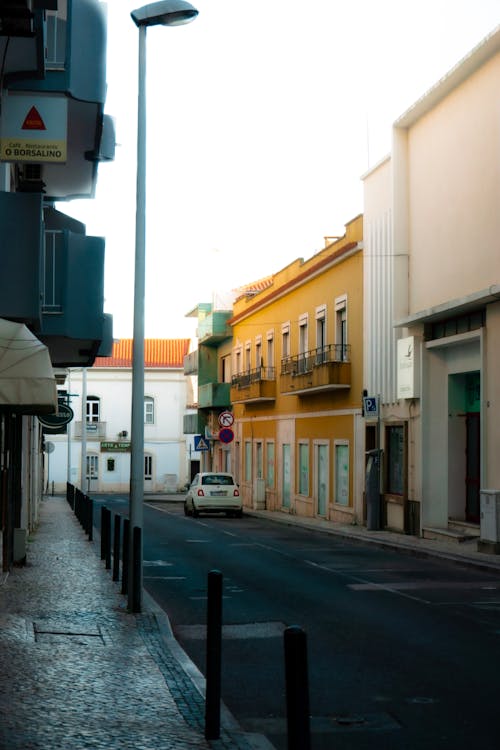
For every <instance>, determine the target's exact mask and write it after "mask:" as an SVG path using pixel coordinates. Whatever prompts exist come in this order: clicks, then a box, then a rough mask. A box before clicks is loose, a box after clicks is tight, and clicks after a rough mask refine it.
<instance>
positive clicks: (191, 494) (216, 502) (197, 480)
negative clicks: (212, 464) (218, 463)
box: [184, 471, 243, 518]
mask: <svg viewBox="0 0 500 750" xmlns="http://www.w3.org/2000/svg"><path fill="white" fill-rule="evenodd" d="M184 513H185V514H186V516H194V517H195V518H196V517H197V516H198V515H199V514H200V513H225V514H226V515H228V516H237V517H238V518H241V516H242V515H243V505H242V502H241V497H240V491H239V489H238V485H237V484H236V482H235V481H234V477H233V475H232V474H229V473H228V472H225V471H202V472H200V473H199V474H196V476H195V477H194V479H193V481H192V482H191V484H190V486H189V489H188V492H187V495H186V498H185V500H184Z"/></svg>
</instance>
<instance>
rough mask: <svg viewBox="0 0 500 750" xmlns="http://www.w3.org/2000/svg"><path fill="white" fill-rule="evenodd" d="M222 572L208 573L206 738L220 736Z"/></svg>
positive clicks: (213, 571) (215, 738) (212, 738)
mask: <svg viewBox="0 0 500 750" xmlns="http://www.w3.org/2000/svg"><path fill="white" fill-rule="evenodd" d="M221 646H222V573H221V572H220V571H219V570H211V571H210V572H209V574H208V601H207V654H206V657H207V658H206V675H207V679H206V693H205V739H207V740H217V739H218V738H219V737H220V699H221V653H222V648H221Z"/></svg>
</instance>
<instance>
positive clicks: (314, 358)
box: [280, 344, 351, 396]
mask: <svg viewBox="0 0 500 750" xmlns="http://www.w3.org/2000/svg"><path fill="white" fill-rule="evenodd" d="M350 387H351V362H350V347H349V346H346V345H343V344H328V345H327V346H322V347H320V348H319V349H312V350H311V351H308V352H304V353H303V354H297V355H296V356H293V357H285V358H284V359H282V360H281V373H280V392H281V393H283V394H284V395H290V396H291V395H307V394H312V393H319V392H323V391H334V390H339V389H346V388H350Z"/></svg>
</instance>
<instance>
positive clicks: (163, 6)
mask: <svg viewBox="0 0 500 750" xmlns="http://www.w3.org/2000/svg"><path fill="white" fill-rule="evenodd" d="M130 15H131V16H132V20H133V21H134V23H135V24H136V26H137V27H138V28H139V79H138V104H137V188H136V220H135V221H136V223H135V271H134V339H133V347H132V425H131V441H130V452H131V454H130V501H129V517H130V540H129V550H130V566H129V582H128V591H129V594H128V601H129V609H131V610H132V611H133V612H140V611H141V608H142V549H141V550H140V553H139V554H140V564H139V565H138V564H134V562H135V563H137V559H135V561H134V554H135V555H137V551H136V550H134V545H133V541H134V528H139V529H142V503H143V495H144V307H145V304H144V303H145V287H146V29H147V27H148V26H158V25H162V26H179V25H181V24H184V23H189V22H190V21H193V20H194V19H195V18H196V16H197V15H198V11H197V10H196V8H193V6H192V5H190V4H189V3H188V2H185V0H164V1H163V2H159V3H150V4H149V5H144V6H143V7H142V8H138V9H137V10H133V11H132V13H131V14H130ZM134 570H135V575H134ZM138 571H140V573H139V572H138ZM138 578H139V580H137V579H138Z"/></svg>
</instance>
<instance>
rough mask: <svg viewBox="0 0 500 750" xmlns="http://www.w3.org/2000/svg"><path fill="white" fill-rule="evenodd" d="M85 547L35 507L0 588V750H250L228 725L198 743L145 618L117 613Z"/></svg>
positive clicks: (171, 665)
mask: <svg viewBox="0 0 500 750" xmlns="http://www.w3.org/2000/svg"><path fill="white" fill-rule="evenodd" d="M96 550H97V547H96V545H95V543H92V542H89V541H88V540H87V537H86V536H85V534H84V532H83V531H82V529H81V527H80V525H79V524H78V521H77V520H76V518H75V516H74V515H73V513H72V511H71V508H70V507H69V505H68V504H67V502H66V500H65V499H64V498H58V497H51V498H48V499H46V500H44V501H43V502H42V504H41V514H40V525H39V528H38V529H37V531H36V532H35V534H34V535H33V537H32V538H31V539H30V540H29V543H28V556H27V565H26V566H25V567H22V568H16V569H14V570H13V571H12V572H11V573H10V574H9V576H8V577H7V578H6V579H5V580H4V582H3V585H0V716H1V719H0V750H88V749H90V748H91V749H92V750H101V748H102V749H104V748H105V749H106V750H114V749H115V748H116V750H118V748H119V749H120V750H129V749H130V750H188V749H189V748H204V749H205V750H206V749H207V748H213V749H214V750H226V749H228V750H229V749H231V750H233V749H235V750H236V749H237V750H250V749H251V748H254V747H257V745H256V744H254V742H253V741H252V738H251V736H249V735H245V734H244V733H243V732H242V731H239V730H238V728H236V730H235V728H234V727H233V726H231V727H230V728H229V729H228V728H227V727H224V726H223V727H222V728H221V737H220V739H219V740H214V741H211V742H207V741H206V740H205V738H204V700H203V698H202V696H201V695H200V693H199V692H198V690H197V689H196V687H195V685H194V683H193V681H192V680H191V679H190V677H189V675H188V674H187V673H186V671H185V670H184V669H183V667H182V665H181V663H180V662H179V661H178V660H177V659H176V657H175V654H174V651H173V650H172V649H170V648H169V645H168V640H166V639H165V638H163V636H162V633H161V628H160V627H159V624H158V621H157V618H156V615H155V614H154V612H145V613H144V614H141V615H131V614H128V613H127V611H126V601H125V598H124V597H122V596H121V595H120V594H119V591H118V588H117V584H114V583H113V582H112V580H111V576H110V575H109V571H106V570H105V568H104V564H103V563H102V561H101V560H100V555H99V554H98V552H97V551H96ZM268 747H270V746H269V745H268Z"/></svg>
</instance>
